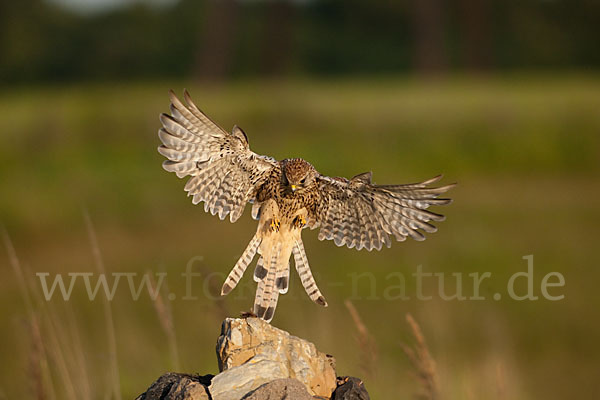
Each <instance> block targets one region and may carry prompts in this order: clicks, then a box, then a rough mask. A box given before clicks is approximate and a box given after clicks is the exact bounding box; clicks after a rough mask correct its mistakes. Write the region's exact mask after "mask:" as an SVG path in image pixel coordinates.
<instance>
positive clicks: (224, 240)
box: [0, 75, 600, 399]
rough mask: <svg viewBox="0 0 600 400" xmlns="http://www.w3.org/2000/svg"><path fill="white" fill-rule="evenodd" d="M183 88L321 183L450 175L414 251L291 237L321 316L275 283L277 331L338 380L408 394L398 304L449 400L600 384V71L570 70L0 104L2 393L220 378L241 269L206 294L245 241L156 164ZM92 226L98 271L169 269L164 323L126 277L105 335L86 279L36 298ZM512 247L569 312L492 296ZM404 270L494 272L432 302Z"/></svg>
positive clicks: (59, 94)
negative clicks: (552, 284) (66, 295)
mask: <svg viewBox="0 0 600 400" xmlns="http://www.w3.org/2000/svg"><path fill="white" fill-rule="evenodd" d="M186 86H187V87H188V89H189V90H190V92H191V94H192V96H193V97H194V99H195V101H196V103H197V104H199V105H201V106H202V108H203V109H204V110H205V111H206V112H207V113H209V115H211V117H213V119H215V120H216V121H218V122H219V123H221V124H222V125H223V126H224V127H226V128H230V127H231V126H233V124H234V123H237V124H239V125H240V126H242V127H243V128H244V130H245V131H246V133H247V134H248V137H249V140H250V145H251V147H252V149H253V150H255V151H257V152H259V153H261V154H269V155H272V156H275V157H277V158H283V157H286V156H302V157H304V158H306V159H308V160H310V161H311V162H312V163H313V164H314V165H315V166H316V167H317V169H319V170H320V171H321V172H323V173H325V174H328V175H333V176H335V175H342V176H352V175H355V174H357V173H360V172H363V171H367V170H372V171H373V172H374V180H375V181H376V182H378V183H389V182H410V181H417V180H422V179H426V178H429V177H431V176H434V175H436V174H437V173H440V172H443V173H444V174H445V176H446V178H445V180H444V182H447V183H449V182H453V181H458V182H459V185H458V186H457V187H456V188H455V189H453V190H452V192H451V196H452V197H453V198H454V199H455V202H454V203H453V204H452V205H451V206H449V207H447V208H444V209H438V211H440V212H442V213H444V214H446V215H447V216H448V219H447V221H445V222H442V223H440V224H439V225H438V227H439V232H438V233H436V234H433V235H430V236H429V238H428V239H427V240H426V241H425V242H423V243H416V242H414V241H407V242H405V243H396V244H394V245H393V246H392V248H391V249H386V250H384V251H382V252H379V253H377V252H372V253H367V252H364V251H363V252H356V251H355V250H348V249H345V248H337V247H336V246H334V245H332V243H329V242H327V243H324V242H319V241H318V240H317V239H316V234H315V232H306V233H305V234H304V238H305V239H304V240H305V247H306V249H307V254H308V257H309V260H310V263H311V266H312V268H313V271H314V272H315V276H316V279H317V283H318V284H319V286H320V287H321V289H323V291H324V295H325V296H326V298H327V299H328V302H329V307H328V308H326V309H322V308H319V307H316V306H314V305H313V304H312V303H311V302H310V300H308V299H307V298H306V296H305V294H304V291H303V289H302V287H301V286H300V283H299V282H298V279H294V278H295V277H294V275H293V274H292V277H291V288H290V291H289V293H288V294H286V295H285V296H283V297H282V298H281V299H280V303H279V306H278V312H277V314H276V316H275V319H274V321H273V323H274V324H275V325H276V326H278V327H280V328H283V329H286V330H288V331H290V332H292V334H295V335H298V336H301V337H304V338H307V339H309V340H312V341H314V342H315V343H316V344H317V347H318V348H319V349H320V350H322V351H324V352H327V353H330V354H334V355H335V356H336V358H337V362H338V363H337V364H338V371H339V373H340V375H359V377H361V378H362V379H364V380H365V385H366V387H367V388H368V389H369V391H370V392H371V394H372V397H373V398H383V399H385V398H397V397H403V398H407V397H410V396H411V395H412V394H413V393H416V392H418V391H419V383H418V382H417V381H415V380H414V379H413V378H411V377H410V376H409V375H408V374H407V373H406V372H407V371H410V370H411V369H412V367H411V365H410V361H409V360H408V359H407V357H406V355H405V354H404V353H403V351H402V349H401V347H400V346H399V342H400V341H402V342H408V341H411V340H412V339H410V338H411V336H412V334H411V330H410V328H407V325H406V324H405V322H404V320H403V318H404V315H405V314H406V313H411V314H412V315H414V318H415V320H417V321H419V324H420V326H421V331H422V334H423V336H424V337H426V338H427V343H428V347H429V349H430V352H431V354H433V357H434V358H435V360H436V366H437V374H438V377H439V386H440V390H441V395H442V396H443V398H445V399H453V398H457V399H463V398H473V399H477V398H488V399H503V398H510V399H529V398H532V399H534V398H535V399H538V398H547V399H553V398H557V399H558V398H567V397H568V398H571V397H582V398H585V397H590V394H592V393H597V392H598V391H600V386H599V383H598V381H597V379H596V376H595V375H596V372H595V371H596V370H597V365H598V360H599V359H600V346H599V345H598V343H597V339H596V338H597V337H599V336H600V322H598V321H596V318H593V316H594V315H596V314H597V312H596V310H597V309H598V307H599V306H600V299H599V296H598V294H597V293H598V291H597V288H596V286H597V282H598V280H599V279H600V272H599V270H598V268H596V267H597V265H598V264H599V261H600V258H599V257H598V252H597V251H596V250H595V248H596V241H597V238H598V225H599V222H600V210H599V209H598V205H597V198H598V195H599V194H600V187H599V185H598V182H599V181H598V178H599V175H600V174H599V172H600V162H599V161H600V154H599V153H600V135H599V134H598V132H600V115H599V113H598V112H597V109H598V104H600V80H599V79H598V78H597V77H594V76H575V75H573V76H554V77H552V76H543V77H532V76H521V77H508V78H507V77H504V78H502V77H489V78H487V79H467V78H457V79H453V80H443V81H437V82H433V83H429V82H420V81H412V80H403V79H387V80H383V79H381V80H375V81H370V80H363V81H323V82H313V81H303V82H299V81H296V82H239V83H234V84H231V85H228V86H223V87H210V88H203V87H200V86H198V85H195V84H191V85H190V84H189V82H158V83H148V84H131V85H130V84H105V85H84V86H79V85H74V86H68V87H61V88H57V87H53V88H52V87H48V88H23V89H12V90H10V91H7V90H5V91H3V92H2V93H0V109H1V110H2V115H3V119H4V123H5V127H6V128H5V129H4V130H3V131H2V133H1V135H2V139H3V143H4V145H3V146H0V193H1V194H2V195H1V196H0V224H2V225H4V227H5V228H6V231H7V232H8V234H9V236H10V239H11V241H12V245H9V246H5V248H6V249H7V250H6V251H4V250H0V260H6V261H8V263H7V265H11V264H12V265H13V268H11V269H8V268H6V271H5V274H4V275H3V279H2V280H1V281H0V301H1V304H2V305H3V306H2V307H0V322H1V323H2V326H3V327H5V329H3V330H2V333H0V354H3V359H4V360H10V361H11V362H4V363H3V364H2V366H0V398H1V397H2V395H4V396H5V397H7V398H18V397H38V398H40V395H39V394H40V393H42V389H40V388H41V387H43V393H45V394H46V397H45V398H49V399H52V398H72V397H73V394H74V395H75V396H77V397H80V398H89V397H93V398H96V397H104V394H105V392H106V391H109V392H111V393H112V397H113V398H116V397H118V394H120V395H121V396H122V397H123V398H134V397H135V396H136V395H137V394H139V393H140V392H141V391H143V390H144V389H145V388H146V387H147V386H148V385H149V384H150V383H151V382H152V381H153V380H154V379H155V378H156V377H158V376H159V375H160V374H162V373H164V372H165V371H166V370H167V369H170V368H172V367H173V366H176V365H177V364H180V367H181V370H182V371H186V372H199V373H211V372H212V373H214V372H216V359H215V356H214V345H215V340H216V338H217V336H218V333H219V329H220V322H221V320H222V318H223V316H224V315H238V314H239V311H246V310H248V308H249V307H250V304H251V298H252V296H253V282H252V279H251V278H250V276H245V277H244V278H243V280H242V282H241V286H240V287H238V288H236V290H235V291H234V292H232V293H231V294H230V295H229V296H227V298H225V299H222V300H219V301H217V300H216V298H215V297H213V296H214V295H215V294H216V292H215V291H218V288H219V287H220V285H221V284H222V279H223V278H224V275H225V274H227V272H229V269H230V268H231V267H232V266H233V265H234V263H235V261H236V260H237V258H238V257H239V254H240V252H241V251H242V250H243V248H244V246H245V245H246V244H247V242H248V240H249V238H250V237H251V235H252V233H253V231H254V230H255V229H256V228H255V223H254V222H253V221H251V220H250V218H249V216H248V215H249V213H248V212H247V213H246V214H245V215H244V216H243V217H242V218H241V219H240V221H238V222H237V223H236V224H235V225H231V224H229V223H228V222H221V221H219V220H218V219H216V218H214V217H212V216H210V215H206V214H205V213H204V212H203V210H202V207H194V206H193V205H192V204H191V202H190V201H189V199H186V198H185V195H184V192H183V186H184V182H183V181H182V180H179V179H177V178H176V177H175V176H172V175H170V174H167V173H166V172H164V171H163V170H162V169H161V168H160V163H161V162H162V159H161V156H160V155H159V154H158V153H157V152H156V147H157V146H158V138H157V137H156V131H157V129H158V126H159V123H158V117H157V116H158V114H159V113H160V112H164V111H167V109H168V107H167V106H168V97H167V89H168V88H170V87H172V88H174V89H176V91H178V92H181V89H182V88H183V87H186ZM82 208H84V209H87V210H88V213H89V218H90V219H91V220H92V221H93V222H94V229H93V230H91V231H90V230H88V228H87V227H86V222H85V221H86V219H85V218H84V217H82V215H81V210H82ZM90 232H92V233H93V235H94V236H96V238H95V239H92V244H93V243H96V245H94V246H96V247H98V248H101V249H102V251H101V256H102V257H101V260H102V262H103V264H104V269H105V270H106V272H107V273H112V272H136V273H138V274H140V275H141V274H143V273H144V272H145V271H148V270H150V271H153V272H161V271H164V272H167V273H168V279H167V281H168V291H170V292H171V293H174V294H175V295H176V299H175V300H169V298H168V295H169V293H166V291H164V292H161V299H162V300H161V301H162V303H163V306H164V308H163V309H161V310H162V311H160V310H158V305H157V303H156V302H154V301H152V300H151V299H150V298H149V297H148V296H145V295H144V296H141V297H140V299H139V300H138V301H133V300H132V299H131V296H129V294H128V291H127V289H126V287H127V285H126V284H125V283H124V284H123V285H122V286H120V288H119V290H117V294H116V295H115V298H114V300H113V301H112V302H110V304H109V305H108V309H110V310H112V311H111V313H112V318H111V319H112V325H113V327H112V328H111V327H110V324H111V322H110V319H109V318H108V317H107V316H105V315H107V314H105V313H106V312H107V311H106V310H107V308H106V307H107V306H106V305H105V303H104V302H103V300H101V299H100V298H97V299H96V300H95V301H89V300H88V298H87V296H86V295H85V291H84V287H83V285H76V286H75V289H74V292H73V298H72V300H71V301H69V302H64V301H63V300H61V299H58V298H55V299H54V300H52V301H50V302H46V301H43V300H40V298H41V290H40V284H39V280H38V278H37V277H36V275H35V273H37V272H49V273H51V274H52V275H54V274H56V273H65V274H66V273H68V272H96V271H97V267H96V265H97V264H98V255H97V254H96V255H94V252H93V251H90ZM7 243H8V242H7ZM13 245H14V251H13V250H11V249H13ZM527 254H534V257H535V276H534V283H535V288H536V293H537V294H538V295H540V284H541V281H542V278H543V276H544V275H545V274H546V273H549V272H552V271H559V272H561V273H562V274H563V275H564V277H565V280H566V285H565V287H564V288H552V289H553V290H554V291H555V292H556V293H561V294H564V295H565V299H564V300H562V301H557V302H551V301H547V300H543V299H542V300H538V301H534V302H528V301H524V302H518V301H514V300H510V299H508V298H503V299H501V300H500V301H495V300H493V299H492V298H491V296H492V295H493V294H494V293H496V292H503V293H505V286H506V282H507V280H508V279H509V277H510V276H511V275H512V274H514V273H516V272H519V271H524V270H525V268H526V263H525V261H524V260H522V256H524V255H527ZM17 256H18V258H17ZM195 256H198V257H200V256H201V261H196V262H193V264H192V266H191V270H192V271H193V272H194V273H197V274H200V276H199V277H194V278H193V280H192V283H193V285H192V289H193V295H194V296H196V297H197V299H195V300H183V299H182V298H183V297H184V295H185V294H186V289H187V288H186V281H185V279H184V278H183V277H182V276H181V274H182V273H184V272H185V270H186V264H187V263H188V262H189V261H190V260H192V259H193V258H194V257H195ZM15 260H17V261H19V262H20V263H19V265H20V266H21V267H20V268H14V265H15ZM0 265H1V266H2V267H4V263H1V264H0ZM418 265H422V266H423V270H424V271H426V272H445V273H446V274H447V285H446V286H447V287H448V288H452V287H453V285H452V281H451V280H450V279H451V278H452V275H451V273H455V272H456V273H458V272H462V273H463V274H464V275H463V276H464V278H465V279H467V277H468V275H467V274H469V273H473V272H484V271H489V272H491V273H492V274H493V278H492V279H490V280H488V281H485V282H484V284H482V286H481V294H482V295H484V296H486V300H483V301H462V302H461V301H448V302H445V301H442V300H440V298H439V296H437V295H435V293H436V290H437V285H436V284H435V282H434V281H428V283H427V284H426V285H425V287H424V289H425V291H427V293H429V294H433V295H434V296H433V299H432V300H429V301H418V300H417V299H415V295H416V285H415V282H414V280H412V279H410V274H411V273H413V272H414V271H415V270H416V268H417V266H418ZM19 271H20V272H19ZM362 272H369V273H370V274H371V276H372V277H373V279H374V283H375V286H374V292H373V293H371V289H372V287H371V283H370V282H369V281H368V280H361V281H358V282H353V276H354V275H353V274H356V273H362ZM398 272H400V273H403V274H404V275H405V277H406V278H407V279H406V294H407V295H408V296H409V297H410V298H411V299H410V300H401V299H395V300H394V299H391V298H390V295H392V294H394V293H396V292H394V288H393V285H395V284H396V285H397V282H398V281H397V280H394V279H392V278H391V277H390V274H391V273H398ZM123 279H124V278H123ZM137 279H139V275H138V278H137ZM109 280H110V278H109ZM23 282H24V283H23ZM93 283H95V281H93ZM354 283H356V285H355V284H354ZM464 286H465V287H464V289H465V290H467V285H466V284H465V285H464ZM525 286H526V285H524V284H523V283H519V285H517V290H523V289H524V287H525ZM23 288H25V289H23ZM165 289H166V288H165ZM386 295H387V298H388V299H387V300H386V298H385V297H386ZM99 297H102V296H99ZM505 297H506V296H505ZM28 298H29V300H27V299H28ZM348 298H350V299H351V301H352V304H353V306H354V308H355V309H356V312H357V315H360V318H361V321H362V324H363V325H364V326H365V327H367V328H368V331H369V333H370V335H371V336H372V338H373V341H374V342H375V343H376V344H377V348H378V358H377V374H376V376H373V377H369V376H360V375H361V373H362V372H361V368H362V367H363V366H362V365H361V363H363V364H364V360H362V361H361V359H360V358H359V357H356V352H355V351H350V350H349V349H354V348H355V347H356V337H354V336H353V335H348V332H354V331H355V329H356V328H355V324H354V322H353V319H352V317H351V316H350V314H349V313H348V311H347V309H346V307H345V305H344V300H346V299H348ZM167 306H168V308H167ZM167 309H170V313H169V315H168V314H167V311H166V310H167ZM157 310H158V314H157ZM157 316H158V319H157ZM169 321H170V322H169ZM36 324H37V325H36ZM36 326H37V327H36ZM171 329H172V331H170V330H171ZM111 331H113V332H114V338H112V339H111V333H110V332H111ZM175 333H176V335H175ZM175 338H176V339H175ZM40 342H41V343H40ZM110 343H112V344H110ZM82 354H83V357H82ZM117 355H118V357H117ZM61 359H64V361H61ZM61 365H62V366H61ZM116 371H118V372H116ZM86 376H87V379H86V378H85V377H86ZM117 382H118V384H117ZM390 382H393V383H394V384H393V385H390ZM117 387H118V388H119V390H117V389H116V388H117ZM66 391H69V392H70V393H71V394H68V393H66ZM117 393H118V394H117Z"/></svg>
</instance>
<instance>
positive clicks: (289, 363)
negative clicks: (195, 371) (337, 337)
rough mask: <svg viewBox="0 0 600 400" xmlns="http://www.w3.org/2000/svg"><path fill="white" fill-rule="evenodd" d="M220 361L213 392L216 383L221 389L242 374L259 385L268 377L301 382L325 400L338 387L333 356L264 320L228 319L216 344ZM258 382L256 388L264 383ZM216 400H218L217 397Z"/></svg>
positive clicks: (312, 393) (312, 392)
mask: <svg viewBox="0 0 600 400" xmlns="http://www.w3.org/2000/svg"><path fill="white" fill-rule="evenodd" d="M217 358H218V360H219V369H220V370H221V371H222V372H221V373H220V374H219V375H217V377H215V379H214V380H213V384H211V393H213V392H212V389H213V385H214V384H215V381H216V382H219V385H218V386H219V388H221V387H222V386H223V385H221V384H220V382H222V381H223V382H224V381H225V380H227V381H229V382H235V379H236V378H237V377H238V376H240V375H254V376H255V377H256V379H257V380H258V381H259V382H260V381H261V380H262V379H263V378H268V377H269V376H273V377H274V378H294V379H297V380H299V381H300V382H302V383H303V384H304V385H305V386H306V388H307V390H308V392H309V393H310V394H311V395H313V396H322V397H325V398H329V397H331V394H332V393H333V391H334V390H335V388H336V375H335V359H334V358H333V357H332V356H330V355H327V354H325V353H322V352H320V351H318V350H317V348H316V347H315V345H314V344H312V343H310V342H308V341H306V340H303V339H300V338H297V337H295V336H292V335H290V334H289V333H287V332H285V331H282V330H281V329H277V328H275V327H273V326H272V325H271V324H269V323H267V322H265V321H263V320H262V319H258V318H247V319H232V318H228V319H226V320H225V321H224V322H223V326H222V329H221V336H220V337H219V339H218V341H217ZM270 374H272V375H270ZM230 375H231V377H230ZM270 380H273V378H271V379H270ZM259 382H257V383H256V386H255V387H254V388H257V387H258V386H260V385H261V384H263V383H265V382H260V384H259ZM254 388H253V389H254ZM213 397H215V396H214V395H213ZM215 400H219V399H218V398H217V397H215Z"/></svg>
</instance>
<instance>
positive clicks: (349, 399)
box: [331, 376, 371, 400]
mask: <svg viewBox="0 0 600 400" xmlns="http://www.w3.org/2000/svg"><path fill="white" fill-rule="evenodd" d="M331 399H332V400H370V399H371V398H370V397H369V393H367V389H366V388H365V385H364V383H363V381H361V380H360V379H358V378H353V377H349V376H345V377H342V378H338V387H337V389H335V392H334V393H333V396H332V398H331Z"/></svg>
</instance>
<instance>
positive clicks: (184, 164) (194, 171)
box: [158, 91, 279, 222]
mask: <svg viewBox="0 0 600 400" xmlns="http://www.w3.org/2000/svg"><path fill="white" fill-rule="evenodd" d="M169 94H170V97H171V115H168V114H162V115H161V116H160V121H161V123H162V128H160V130H159V131H158V136H159V138H160V140H161V141H162V143H163V144H162V146H160V147H159V148H158V152H159V153H160V154H162V155H163V156H165V157H166V158H167V160H166V161H164V162H163V168H164V169H165V170H167V171H169V172H175V173H176V174H177V176H178V177H180V178H183V177H185V176H191V178H190V179H189V180H188V181H187V183H186V185H185V190H186V191H187V192H188V196H193V200H192V202H193V203H194V204H198V203H199V202H201V201H203V202H204V210H205V211H210V212H211V213H212V214H213V215H215V214H218V215H219V218H221V219H224V218H225V217H226V216H227V215H228V214H229V218H230V220H231V222H235V221H236V220H237V219H238V218H239V217H240V216H241V215H242V212H243V211H244V208H245V206H246V203H247V202H248V201H253V200H254V198H255V196H256V191H257V189H258V188H259V187H260V186H261V185H262V184H263V183H264V182H265V181H266V180H267V179H268V177H269V175H270V173H271V172H272V171H273V168H279V165H278V163H277V161H276V160H275V159H273V158H271V157H266V156H261V155H258V154H256V153H254V152H252V151H251V150H250V146H249V145H248V138H247V137H246V134H245V133H244V132H243V131H242V130H241V129H240V128H238V127H237V126H234V127H233V131H232V132H231V133H228V132H226V131H225V130H223V129H222V128H221V127H219V126H218V125H217V124H215V123H214V122H213V121H212V120H211V119H210V118H208V117H207V116H206V115H205V114H204V113H203V112H202V111H200V109H199V108H198V107H197V106H196V105H195V104H194V103H193V101H192V99H191V98H190V95H189V94H188V92H187V91H186V92H184V99H185V102H186V103H187V104H184V103H182V102H181V101H180V100H179V99H178V98H177V96H176V95H175V93H173V91H170V92H169Z"/></svg>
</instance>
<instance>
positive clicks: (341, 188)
mask: <svg viewBox="0 0 600 400" xmlns="http://www.w3.org/2000/svg"><path fill="white" fill-rule="evenodd" d="M439 179H441V175H440V176H437V177H435V178H433V179H430V180H428V181H425V182H421V183H413V184H408V185H375V184H372V183H371V173H370V172H367V173H364V174H360V175H357V176H355V177H354V178H352V179H350V180H348V179H345V178H330V177H328V176H322V175H321V176H319V177H318V179H317V184H318V192H319V195H318V200H317V206H316V208H315V210H316V211H315V213H314V215H312V216H309V226H310V227H311V228H316V227H320V228H321V230H320V231H319V240H325V239H328V240H333V241H334V242H335V244H336V245H338V246H343V245H346V246H348V247H350V248H352V247H356V248H357V249H358V250H360V249H362V248H363V247H364V248H366V249H367V250H369V251H370V250H372V249H373V248H375V249H377V250H380V249H381V247H382V245H386V246H387V247H390V246H391V240H390V236H393V237H395V238H396V240H398V241H403V240H405V239H406V237H407V236H410V237H412V238H413V239H415V240H424V239H425V236H424V235H423V233H422V232H421V231H424V232H427V233H430V232H435V231H436V230H437V228H436V227H435V226H433V225H431V224H430V223H429V222H430V221H443V220H444V216H443V215H440V214H436V213H434V212H431V211H428V210H427V208H428V207H429V206H431V205H444V204H449V203H450V202H451V200H450V199H443V198H438V196H439V195H440V194H442V193H444V192H446V191H447V190H449V189H450V188H452V187H453V186H454V185H447V186H441V187H430V185H431V184H432V183H435V182H437V181H438V180H439Z"/></svg>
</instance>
